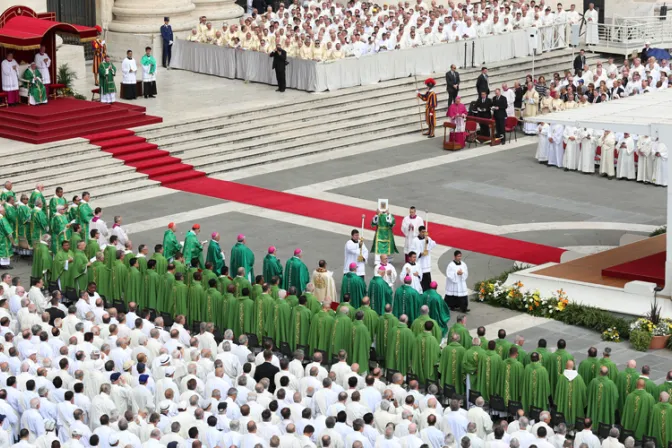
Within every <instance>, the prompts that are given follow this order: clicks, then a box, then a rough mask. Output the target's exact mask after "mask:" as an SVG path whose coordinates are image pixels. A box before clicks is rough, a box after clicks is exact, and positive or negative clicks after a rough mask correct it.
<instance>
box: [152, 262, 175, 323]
mask: <svg viewBox="0 0 672 448" xmlns="http://www.w3.org/2000/svg"><path fill="white" fill-rule="evenodd" d="M174 283H175V265H174V264H173V263H169V264H168V267H167V268H166V273H165V274H163V275H162V276H161V283H160V287H159V303H158V304H157V306H156V311H158V312H159V313H170V314H171V315H172V313H173V307H172V304H171V299H172V294H173V284H174Z"/></svg>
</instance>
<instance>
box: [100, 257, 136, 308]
mask: <svg viewBox="0 0 672 448" xmlns="http://www.w3.org/2000/svg"><path fill="white" fill-rule="evenodd" d="M106 261H107V260H106ZM106 264H107V263H106ZM139 273H140V272H138V274H139ZM111 274H112V279H111V280H110V289H111V293H112V297H110V299H111V300H117V299H121V298H122V297H123V295H124V290H125V289H126V282H127V280H128V268H127V267H126V265H125V264H124V262H123V261H121V260H115V261H114V265H113V267H112V271H111Z"/></svg>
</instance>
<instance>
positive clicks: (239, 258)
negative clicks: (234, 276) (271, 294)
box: [229, 234, 270, 282]
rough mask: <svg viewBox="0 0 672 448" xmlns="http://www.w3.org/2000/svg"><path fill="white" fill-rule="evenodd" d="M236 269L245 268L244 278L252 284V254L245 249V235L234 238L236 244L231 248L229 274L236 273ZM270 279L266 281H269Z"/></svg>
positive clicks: (247, 248)
mask: <svg viewBox="0 0 672 448" xmlns="http://www.w3.org/2000/svg"><path fill="white" fill-rule="evenodd" d="M238 268H245V277H246V278H247V279H248V280H249V281H250V282H252V280H253V279H254V252H252V250H251V249H250V248H249V247H247V244H246V241H245V235H243V234H240V235H238V237H237V238H236V244H234V245H233V247H232V248H231V266H230V267H229V269H230V270H231V272H238ZM269 280H270V279H266V281H269Z"/></svg>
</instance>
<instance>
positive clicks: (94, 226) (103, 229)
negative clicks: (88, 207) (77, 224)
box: [89, 216, 110, 250]
mask: <svg viewBox="0 0 672 448" xmlns="http://www.w3.org/2000/svg"><path fill="white" fill-rule="evenodd" d="M94 220H95V221H94ZM91 230H98V232H99V233H100V236H99V237H98V245H99V246H101V248H100V249H101V250H102V249H103V247H102V246H104V245H106V244H107V243H108V242H109V241H110V230H109V229H108V228H107V224H105V221H103V220H102V219H100V218H99V219H96V217H95V216H94V217H93V219H91V221H90V222H89V231H91Z"/></svg>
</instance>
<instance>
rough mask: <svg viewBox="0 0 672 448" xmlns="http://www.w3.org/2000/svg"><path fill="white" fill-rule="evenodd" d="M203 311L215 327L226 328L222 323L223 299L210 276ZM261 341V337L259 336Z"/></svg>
mask: <svg viewBox="0 0 672 448" xmlns="http://www.w3.org/2000/svg"><path fill="white" fill-rule="evenodd" d="M203 313H204V315H205V316H207V320H208V321H212V322H213V323H214V324H215V326H216V327H217V328H226V326H225V325H224V314H225V313H226V311H225V310H224V299H223V298H222V294H221V293H220V292H219V290H217V279H215V278H211V279H210V282H208V289H207V290H206V291H205V306H204V307H203ZM259 340H260V341H261V338H259Z"/></svg>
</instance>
